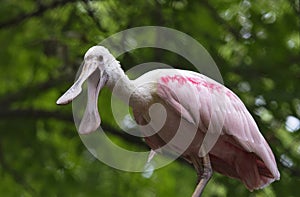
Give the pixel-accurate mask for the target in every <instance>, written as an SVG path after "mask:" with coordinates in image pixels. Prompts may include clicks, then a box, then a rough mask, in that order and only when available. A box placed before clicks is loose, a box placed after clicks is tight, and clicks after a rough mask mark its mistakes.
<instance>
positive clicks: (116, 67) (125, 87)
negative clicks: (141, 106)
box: [106, 61, 141, 106]
mask: <svg viewBox="0 0 300 197" xmlns="http://www.w3.org/2000/svg"><path fill="white" fill-rule="evenodd" d="M106 72H107V74H108V81H107V83H106V86H107V87H108V88H109V89H110V90H111V91H112V93H113V95H115V96H117V97H118V98H120V99H121V100H122V101H124V102H125V103H128V104H129V105H130V106H133V105H134V104H136V103H138V102H140V100H141V98H139V97H140V95H139V94H138V93H137V88H136V86H135V84H134V83H133V81H132V80H130V79H129V78H128V77H127V75H126V74H125V73H124V71H123V69H122V68H121V65H120V64H119V62H118V61H114V62H113V63H112V64H111V65H110V66H109V68H107V69H106Z"/></svg>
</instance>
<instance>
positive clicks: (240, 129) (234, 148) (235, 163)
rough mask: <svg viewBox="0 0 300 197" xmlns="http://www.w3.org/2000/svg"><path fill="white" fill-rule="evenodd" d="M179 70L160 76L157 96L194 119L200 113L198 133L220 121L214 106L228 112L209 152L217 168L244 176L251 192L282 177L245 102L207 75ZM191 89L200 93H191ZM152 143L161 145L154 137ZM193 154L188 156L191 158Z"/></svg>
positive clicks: (243, 180)
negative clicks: (214, 111) (214, 117)
mask: <svg viewBox="0 0 300 197" xmlns="http://www.w3.org/2000/svg"><path fill="white" fill-rule="evenodd" d="M179 73H180V75H179V74H174V75H162V76H161V77H160V78H159V79H158V86H157V95H158V96H159V97H160V98H161V99H162V100H164V101H165V102H166V103H167V104H168V105H169V106H171V107H172V108H173V109H174V110H175V111H177V112H178V114H181V115H182V116H183V118H185V119H187V120H189V121H191V119H193V120H196V119H197V118H198V117H195V116H199V117H200V119H199V118H198V119H199V121H198V122H199V123H198V128H199V129H198V132H200V133H202V134H203V135H205V133H206V132H207V129H208V126H209V124H215V122H216V121H218V119H211V117H212V111H213V109H214V108H220V109H222V110H223V111H224V115H225V122H224V125H223V129H222V133H221V136H220V138H219V139H218V141H217V142H216V144H215V145H214V146H213V148H212V150H211V151H210V152H209V156H210V158H211V163H212V167H213V170H215V171H217V172H219V173H221V174H224V175H226V176H230V177H234V178H237V179H240V180H241V181H242V182H243V183H244V184H245V186H246V187H247V188H248V189H249V190H251V191H252V190H253V189H259V188H263V187H265V186H266V185H268V184H270V183H271V182H273V181H274V180H278V179H279V177H280V175H279V172H278V169H277V166H276V161H275V158H274V155H273V153H272V151H271V149H270V147H269V145H268V143H267V142H266V140H265V139H264V138H263V136H262V134H261V133H260V131H259V129H258V127H257V125H256V123H255V121H254V119H253V118H252V116H251V115H250V113H249V112H248V110H247V109H246V107H245V106H244V104H243V103H242V101H241V100H240V99H239V98H238V97H237V96H236V95H235V94H234V93H233V92H232V91H231V90H229V89H228V88H226V87H225V86H223V85H221V84H219V83H217V82H216V81H214V80H212V79H210V78H208V77H206V76H204V75H201V74H198V73H193V72H184V71H179ZM190 92H195V93H197V94H194V95H193V96H190ZM218 99H219V100H220V99H222V102H219V101H218ZM179 100H180V102H178V101H179ZM217 113H218V112H217ZM203 135H198V136H200V137H199V138H198V139H196V141H198V142H199V143H200V142H202V140H203ZM152 143H154V144H157V142H151V140H150V144H152ZM191 146H192V145H191ZM190 149H191V150H192V149H193V147H190ZM198 149H199V148H198ZM198 149H196V150H198ZM189 154H190V153H188V154H186V155H185V156H184V157H185V158H186V159H187V160H189V159H188V155H189Z"/></svg>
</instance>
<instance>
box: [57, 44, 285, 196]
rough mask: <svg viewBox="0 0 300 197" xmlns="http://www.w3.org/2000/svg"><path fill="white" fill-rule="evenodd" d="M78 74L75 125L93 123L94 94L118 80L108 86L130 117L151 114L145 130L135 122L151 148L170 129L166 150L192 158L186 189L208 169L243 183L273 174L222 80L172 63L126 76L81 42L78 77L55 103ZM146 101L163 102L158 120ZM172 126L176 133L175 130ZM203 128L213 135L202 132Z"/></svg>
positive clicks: (88, 127)
mask: <svg viewBox="0 0 300 197" xmlns="http://www.w3.org/2000/svg"><path fill="white" fill-rule="evenodd" d="M85 81H87V95H88V96H87V97H88V98H87V106H86V109H85V112H84V115H83V118H82V120H81V123H80V126H79V129H78V132H79V133H80V134H89V133H91V132H93V131H95V130H97V128H98V127H99V126H100V123H101V118H100V115H99V111H98V95H99V93H100V91H101V89H102V88H103V87H107V88H109V89H110V90H112V91H113V90H114V88H116V84H119V85H118V87H117V88H118V89H117V91H113V94H115V95H116V96H117V97H119V98H121V99H123V100H126V98H130V99H129V103H128V104H129V106H130V107H131V108H132V111H133V116H134V119H135V121H136V123H137V124H138V125H147V124H149V123H150V122H151V121H152V122H151V125H152V127H151V126H150V128H152V129H153V130H154V132H153V133H151V132H150V134H149V127H148V130H147V128H146V127H141V128H142V129H144V131H141V132H144V133H145V137H144V139H145V140H144V141H145V143H147V144H148V146H149V147H150V148H151V150H154V151H155V150H158V149H159V148H161V147H163V146H165V145H169V143H170V142H171V141H172V139H173V138H174V136H176V138H177V141H176V140H175V141H176V142H173V143H170V145H169V146H168V147H169V149H167V150H169V151H173V152H175V153H178V154H180V157H182V158H183V159H185V160H186V161H187V162H189V163H191V165H193V166H194V168H195V171H196V173H197V177H198V183H197V186H196V188H195V190H194V192H193V194H192V197H199V196H201V195H202V193H203V190H204V188H205V187H206V185H207V183H208V182H209V180H210V178H211V177H212V175H213V172H218V173H220V174H223V175H225V176H227V177H230V178H235V179H238V180H240V181H241V182H242V183H243V184H244V185H245V187H246V188H247V189H248V190H250V191H253V190H257V189H261V188H264V187H266V186H268V185H269V184H271V183H272V182H274V181H276V180H279V179H280V173H279V171H278V168H277V164H276V160H275V157H274V154H273V152H272V150H271V148H270V146H269V145H268V143H267V141H266V140H265V138H264V137H263V135H262V134H261V132H260V130H259V128H258V126H257V124H256V122H255V120H254V118H253V117H252V115H251V114H250V112H249V111H248V110H247V108H246V107H245V105H244V104H243V102H242V101H241V99H240V98H239V97H238V96H237V95H236V94H235V93H234V92H233V91H231V90H230V89H229V88H227V87H225V86H224V85H223V84H221V83H219V82H217V81H215V80H213V79H211V78H209V77H207V76H205V75H202V74H200V73H197V72H194V71H189V70H181V69H175V68H171V69H170V68H161V69H154V70H151V71H148V72H146V73H144V74H143V75H141V76H140V77H138V78H136V79H134V80H131V79H129V78H128V76H127V75H126V74H125V72H124V71H123V69H122V68H121V65H120V62H119V61H117V60H116V58H115V57H114V56H113V55H112V54H111V53H110V51H109V50H108V49H107V48H105V47H104V46H100V45H96V46H93V47H91V48H90V49H88V50H87V52H86V53H85V55H84V63H83V67H82V70H81V73H80V75H79V77H78V79H77V80H76V81H75V83H74V84H73V85H72V86H71V87H70V88H69V89H68V90H67V91H66V92H65V93H64V94H63V95H62V96H61V97H60V98H59V99H58V100H57V101H56V103H57V104H58V105H62V104H68V103H70V102H71V101H73V100H74V99H75V98H76V97H77V96H78V95H79V94H80V93H81V92H82V85H83V83H84V82H85ZM154 104H159V105H160V106H162V107H164V110H165V111H164V112H165V113H166V116H165V117H164V118H161V119H164V123H163V125H162V126H160V127H159V128H156V127H155V124H160V123H159V121H161V120H159V119H160V118H159V117H160V114H159V113H161V111H159V110H158V112H157V113H156V114H155V116H150V114H149V110H150V109H151V106H153V105H154ZM155 117H158V118H156V120H155ZM152 119H153V120H152ZM155 121H158V122H155ZM179 127H180V129H181V134H179V135H177V132H178V128H179ZM147 132H148V133H147ZM209 135H210V136H215V138H214V137H213V138H214V139H213V138H211V139H212V140H205V137H206V136H209ZM190 136H192V137H191V138H190V139H188V142H187V143H185V140H187V139H186V138H189V137H190ZM203 144H204V145H203Z"/></svg>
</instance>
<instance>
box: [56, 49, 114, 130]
mask: <svg viewBox="0 0 300 197" xmlns="http://www.w3.org/2000/svg"><path fill="white" fill-rule="evenodd" d="M113 61H115V58H114V57H113V56H112V55H111V54H110V52H109V51H108V50H107V49H106V48H105V47H102V46H93V47H91V48H90V49H89V50H88V51H87V52H86V53H85V55H84V64H83V67H82V71H81V73H80V75H79V77H78V79H77V80H76V81H75V83H74V84H73V85H72V86H71V87H70V88H69V90H68V91H66V92H65V93H64V94H63V95H62V96H61V97H60V98H59V99H58V100H57V101H56V103H57V104H58V105H61V104H68V103H69V102H71V101H72V100H74V99H75V98H76V97H77V96H78V95H79V94H80V92H81V91H82V87H81V86H82V84H83V83H84V81H86V80H87V82H88V101H87V107H86V110H85V113H84V116H83V118H82V121H81V123H80V126H79V132H80V133H82V134H85V133H90V132H92V131H95V130H96V129H97V128H98V127H99V125H100V122H101V120H100V116H99V112H98V104H97V103H98V95H99V92H100V90H101V89H102V88H103V86H104V85H105V84H106V82H107V80H108V75H107V73H106V72H105V69H106V68H107V67H108V66H110V65H111V63H112V62H113Z"/></svg>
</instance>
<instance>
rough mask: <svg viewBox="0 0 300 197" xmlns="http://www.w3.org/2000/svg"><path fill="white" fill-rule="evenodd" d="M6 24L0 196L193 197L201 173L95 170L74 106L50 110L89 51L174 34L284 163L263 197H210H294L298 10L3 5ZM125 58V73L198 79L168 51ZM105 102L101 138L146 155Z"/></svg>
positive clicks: (106, 99)
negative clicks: (137, 37)
mask: <svg viewBox="0 0 300 197" xmlns="http://www.w3.org/2000/svg"><path fill="white" fill-rule="evenodd" d="M0 18H1V19H0V42H1V47H0V59H1V66H0V68H1V72H0V78H1V83H0V117H1V118H0V195H1V196H3V195H5V196H143V197H144V196H145V197H148V196H149V197H153V196H158V197H159V196H190V195H191V194H192V191H193V189H194V187H195V185H196V174H195V172H194V170H193V169H192V168H191V167H190V166H189V165H186V163H185V162H183V161H180V162H175V163H172V164H171V165H169V166H167V167H165V168H163V169H160V170H157V171H155V172H154V173H153V174H152V176H151V177H149V178H145V177H143V176H142V174H140V173H128V172H121V171H118V170H115V169H112V168H110V167H108V166H106V165H104V164H102V163H101V162H99V161H97V160H95V158H94V157H93V156H92V155H91V154H90V153H89V152H88V151H87V150H86V149H85V147H84V146H83V144H82V143H81V141H80V138H79V136H78V134H77V133H76V128H75V125H74V123H73V121H72V113H71V106H66V107H57V106H56V105H55V101H56V99H57V98H58V97H59V96H60V94H61V93H63V91H64V90H66V89H67V88H68V87H69V85H70V84H71V83H72V82H73V80H74V78H75V74H76V71H77V69H78V68H79V66H80V64H81V61H82V59H83V54H84V53H85V51H86V50H87V49H88V48H89V47H90V46H92V45H95V44H97V43H98V42H100V41H102V40H103V39H104V38H106V37H108V36H109V35H111V34H113V33H116V32H118V31H122V30H125V29H127V28H131V27H136V26H143V25H160V26H166V27H171V28H174V29H177V30H179V31H182V32H185V33H187V34H189V35H190V36H192V37H194V38H195V39H197V40H198V41H199V42H200V43H201V44H203V46H204V47H205V48H206V49H207V50H208V51H209V53H210V54H211V55H212V57H213V58H214V59H215V61H216V63H217V65H218V66H219V69H220V71H221V73H222V76H223V78H224V82H225V85H227V86H228V87H229V88H231V89H232V90H234V91H235V92H236V93H237V94H238V95H239V96H240V97H241V99H242V100H243V101H244V102H245V104H246V106H247V107H248V109H249V110H250V112H251V113H252V115H253V116H254V118H255V120H256V121H257V123H258V125H259V127H260V129H261V132H262V133H263V135H264V136H265V137H266V139H267V141H268V142H269V143H270V146H271V147H272V149H273V150H274V153H275V156H276V158H277V161H278V166H279V169H280V172H281V180H280V181H279V182H276V183H273V184H272V185H271V186H269V187H267V188H266V189H264V190H260V191H255V192H253V193H250V192H249V191H247V190H246V189H245V187H244V186H243V185H242V183H240V182H239V181H236V180H234V179H231V178H227V177H224V176H221V175H219V174H215V175H214V177H213V179H212V181H211V182H210V183H209V185H208V187H207V188H206V190H205V193H204V195H205V196H235V195H239V196H297V195H298V185H299V184H300V151H299V150H300V132H299V127H296V129H295V130H293V132H291V131H289V129H288V128H287V127H286V121H287V120H288V117H295V119H294V124H297V120H298V121H299V119H300V100H299V98H300V88H299V84H300V65H299V62H300V58H299V57H300V53H299V52H300V44H299V43H300V38H299V3H298V4H297V1H287V0H279V1H273V0H267V1H248V0H242V1H220V0H215V1H186V0H157V1H156V0H148V1H129V0H125V1H118V0H103V1H88V0H86V1H85V0H84V1H80V0H78V1H74V0H47V1H33V0H26V1H22V2H20V1H16V0H13V1H11V0H10V1H8V0H4V1H2V2H1V7H0ZM141 54H142V56H141ZM141 57H143V58H144V59H142V58H141ZM155 58H156V59H155ZM118 59H119V61H120V62H121V64H122V65H123V67H124V68H126V69H130V68H131V67H132V66H134V65H136V64H138V63H142V62H143V61H145V60H152V61H155V60H160V61H166V62H167V63H168V64H169V65H172V66H174V67H177V68H184V69H186V68H189V69H193V68H191V66H190V65H187V62H186V60H184V59H182V58H181V57H177V56H176V55H174V54H170V53H168V52H164V51H162V50H161V51H159V52H158V53H157V52H155V51H153V50H140V51H138V50H137V51H133V52H130V53H127V54H124V55H123V56H121V57H119V58H118ZM110 98H111V94H110V92H109V91H108V90H105V91H103V92H102V93H101V97H100V100H99V110H100V114H101V117H102V123H103V125H104V128H106V131H105V132H107V133H108V134H109V136H110V138H111V139H112V140H114V141H116V142H117V143H118V144H120V146H122V147H125V148H126V147H127V148H128V149H135V150H139V149H141V150H142V149H145V146H143V145H142V144H143V141H142V140H140V139H136V138H133V137H131V136H130V135H124V134H123V133H122V131H121V130H120V129H119V127H118V126H117V125H116V123H115V120H114V118H113V116H112V113H111V109H110ZM298 124H299V122H298ZM120 162H122V161H120Z"/></svg>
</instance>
